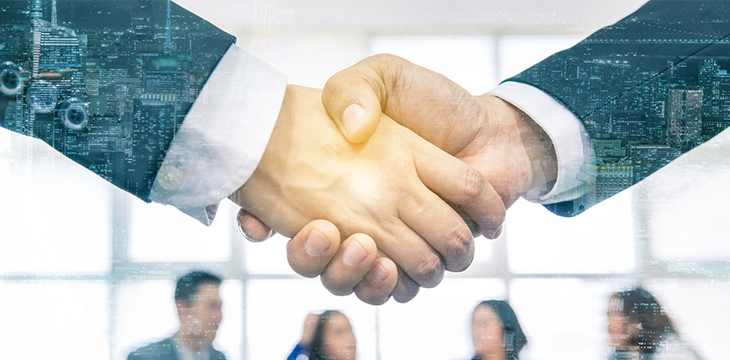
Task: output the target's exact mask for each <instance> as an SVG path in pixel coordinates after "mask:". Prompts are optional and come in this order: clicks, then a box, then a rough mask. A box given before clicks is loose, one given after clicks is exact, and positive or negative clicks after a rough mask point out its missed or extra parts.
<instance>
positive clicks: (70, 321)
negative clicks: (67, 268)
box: [0, 281, 110, 360]
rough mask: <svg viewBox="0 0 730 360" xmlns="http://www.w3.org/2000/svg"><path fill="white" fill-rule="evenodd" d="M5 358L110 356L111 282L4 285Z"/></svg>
mask: <svg viewBox="0 0 730 360" xmlns="http://www.w3.org/2000/svg"><path fill="white" fill-rule="evenodd" d="M0 294H2V296H0V324H2V326H0V339H2V344H3V346H2V358H3V359H24V360H25V359H27V360H42V359H59V358H64V357H68V356H69V354H73V358H74V359H79V360H81V359H88V360H98V359H108V358H109V355H110V352H109V340H108V338H109V334H108V320H109V314H108V304H109V286H108V285H107V284H106V283H103V282H99V281H87V282H83V283H81V282H48V283H34V282H27V283H21V282H6V283H0Z"/></svg>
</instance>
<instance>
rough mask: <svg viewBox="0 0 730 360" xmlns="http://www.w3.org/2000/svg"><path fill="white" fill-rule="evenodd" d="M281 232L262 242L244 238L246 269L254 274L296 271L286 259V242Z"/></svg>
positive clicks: (290, 272)
mask: <svg viewBox="0 0 730 360" xmlns="http://www.w3.org/2000/svg"><path fill="white" fill-rule="evenodd" d="M288 241H289V239H288V238H285V237H283V236H281V235H279V234H277V235H275V236H274V237H272V238H271V239H269V240H266V241H264V242H260V243H252V242H250V241H246V240H243V244H244V245H243V249H244V251H245V259H246V260H245V265H246V271H248V272H250V273H252V274H290V275H293V274H294V271H293V270H292V269H291V267H290V266H289V262H287V260H286V243H287V242H288Z"/></svg>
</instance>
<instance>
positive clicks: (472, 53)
mask: <svg viewBox="0 0 730 360" xmlns="http://www.w3.org/2000/svg"><path fill="white" fill-rule="evenodd" d="M371 53H372V54H373V55H375V54H382V53H388V54H393V55H398V56H400V57H402V58H404V59H406V60H408V61H410V62H412V63H414V64H416V65H420V66H423V67H425V68H427V69H430V70H433V71H436V72H438V73H441V74H442V75H444V76H446V77H447V78H449V79H451V80H453V81H454V82H456V83H457V84H459V85H461V86H462V87H463V88H465V89H466V90H467V91H469V92H470V93H472V94H474V95H479V94H483V93H485V92H487V90H489V89H491V88H493V87H494V86H496V85H497V83H496V78H495V75H496V74H495V72H494V69H495V67H494V65H495V64H494V40H493V39H492V38H491V37H485V36H378V37H375V38H374V39H373V42H372V47H371Z"/></svg>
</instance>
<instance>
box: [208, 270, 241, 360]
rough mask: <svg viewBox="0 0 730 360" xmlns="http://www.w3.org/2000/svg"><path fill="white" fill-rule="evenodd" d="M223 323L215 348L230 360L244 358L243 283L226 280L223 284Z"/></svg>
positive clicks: (221, 293) (221, 291) (221, 292)
mask: <svg viewBox="0 0 730 360" xmlns="http://www.w3.org/2000/svg"><path fill="white" fill-rule="evenodd" d="M220 295H221V300H222V301H223V321H222V322H221V326H220V328H219V329H218V335H217V336H216V338H215V348H216V349H218V350H220V351H222V352H223V353H224V354H226V358H228V359H229V360H236V359H242V358H243V327H244V323H245V322H244V319H243V282H241V281H240V280H225V281H223V284H221V290H220Z"/></svg>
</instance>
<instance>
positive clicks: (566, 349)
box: [510, 279, 628, 360]
mask: <svg viewBox="0 0 730 360" xmlns="http://www.w3.org/2000/svg"><path fill="white" fill-rule="evenodd" d="M627 285H628V284H625V283H623V282H615V281H605V280H581V279H516V280H512V282H510V303H511V305H512V307H513V308H514V310H515V313H516V314H517V317H518V318H519V321H520V324H521V325H522V329H523V330H524V331H525V335H526V336H527V339H528V340H527V341H528V345H527V347H526V348H525V350H524V351H525V352H526V355H528V354H529V357H526V358H530V359H532V358H534V359H557V358H559V359H566V360H567V359H575V360H578V359H580V360H590V359H593V360H599V359H606V358H607V357H608V356H607V354H606V344H607V343H606V341H607V337H606V334H607V332H606V326H607V325H606V321H607V320H606V306H607V300H608V298H609V296H610V295H611V293H612V292H613V291H615V290H616V289H622V288H623V286H627Z"/></svg>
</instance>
